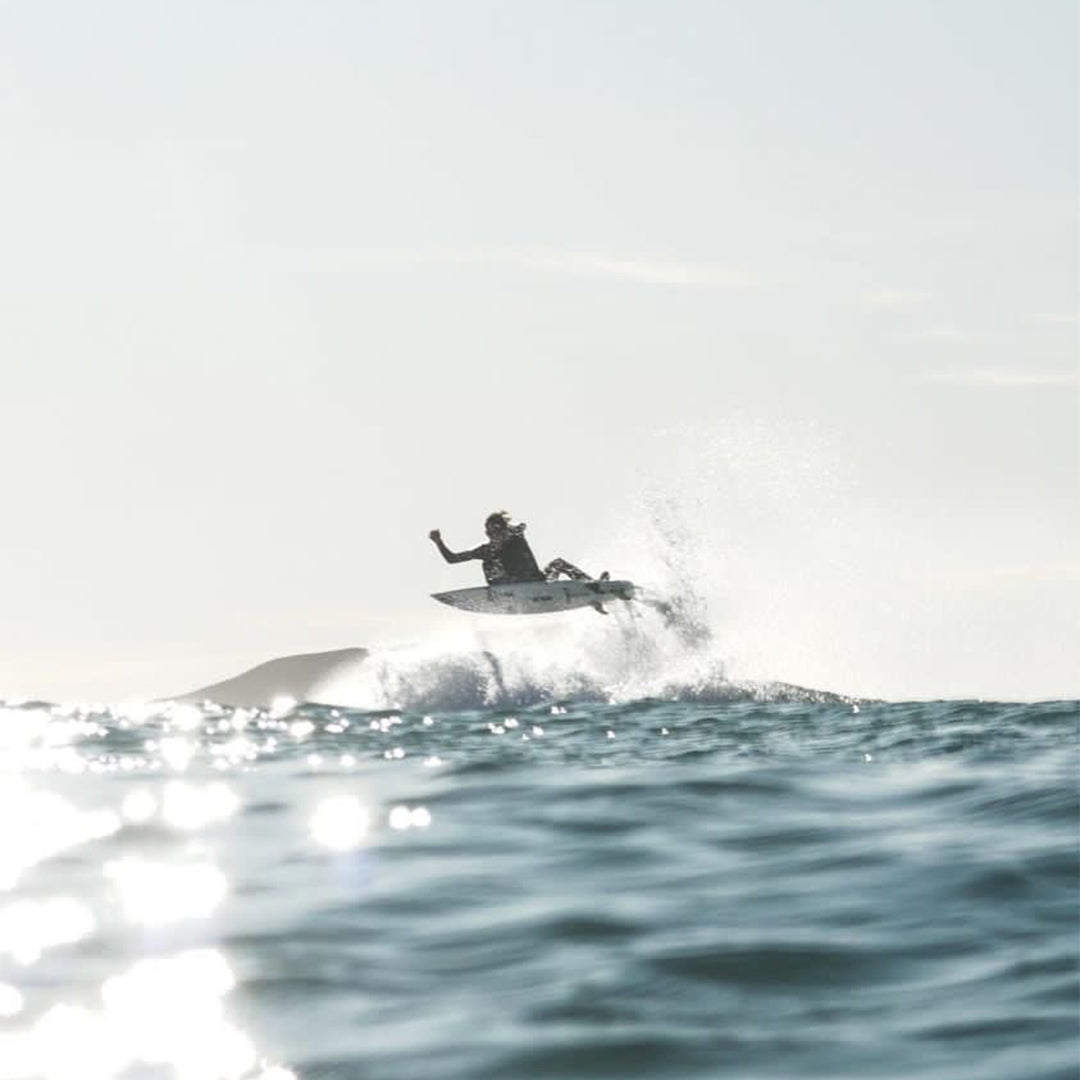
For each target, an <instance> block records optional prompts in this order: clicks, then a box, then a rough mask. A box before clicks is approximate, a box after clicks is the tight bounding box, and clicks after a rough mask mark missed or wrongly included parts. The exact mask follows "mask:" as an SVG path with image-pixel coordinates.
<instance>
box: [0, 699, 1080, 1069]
mask: <svg viewBox="0 0 1080 1080" xmlns="http://www.w3.org/2000/svg"><path fill="white" fill-rule="evenodd" d="M0 719H2V723H0V764H2V767H3V772H2V776H0V785H2V787H0V790H2V794H0V806H2V808H3V810H4V819H3V820H4V827H3V832H2V834H0V835H2V839H0V1078H3V1080H11V1078H16V1077H17V1078H23V1077H27V1078H29V1077H35V1078H36V1077H45V1078H48V1080H69V1078H70V1080H96V1078H101V1080H112V1078H121V1080H136V1078H138V1080H165V1078H169V1080H173V1078H176V1080H216V1078H230V1080H234V1078H237V1080H241V1078H242V1080H251V1078H256V1077H258V1078H262V1080H288V1078H291V1077H296V1078H302V1080H346V1078H347V1080H360V1078H363V1080H383V1078H385V1080H403V1078H419V1077H423V1078H428V1080H486V1078H491V1080H496V1078H497V1080H505V1078H516V1077H528V1078H568V1080H569V1078H575V1080H576V1078H587V1077H611V1078H630V1077H650V1078H658V1077H671V1078H679V1080H689V1078H698V1077H700V1078H702V1080H705V1078H710V1080H715V1078H722V1077H732V1078H739V1080H748V1078H784V1080H788V1078H794V1077H799V1078H803V1077H821V1078H839V1077H853V1078H855V1077H858V1078H862V1077H889V1078H899V1077H904V1078H909V1077H918V1078H923V1080H1018V1078H1025V1080H1035V1078H1045V1080H1049V1078H1061V1080H1064V1078H1066V1077H1069V1078H1072V1077H1075V1076H1076V1075H1077V1069H1078V1028H1077V1016H1078V1011H1077V1006H1078V1000H1080V998H1078V910H1080V907H1078V904H1080V885H1078V881H1080V865H1078V841H1077V823H1078V819H1080V813H1078V812H1080V798H1078V785H1077V764H1078V711H1077V704H1076V703H1075V702H1066V703H1047V704H1038V705H1007V704H992V703H974V702H935V703H926V704H888V705H863V706H858V705H853V704H851V703H842V702H836V703H824V704H822V703H818V704H814V703H790V704H782V703H778V702H769V701H761V702H729V703H714V704H711V705H710V704H706V703H701V702H697V703H680V704H672V703H661V702H655V701H643V702H637V703H629V704H622V705H602V704H587V705H582V704H577V705H575V704H572V703H564V704H562V705H556V706H552V705H551V704H550V703H548V704H542V705H535V706H533V707H529V708H524V709H519V710H517V711H513V712H510V711H507V710H505V709H500V710H474V711H466V712H435V713H431V714H429V715H426V716H425V715H423V714H422V713H420V712H416V713H401V714H394V713H389V712H385V711H384V712H375V713H372V712H361V711H350V710H345V709H330V708H327V707H311V706H302V707H299V708H295V709H293V710H292V711H288V712H285V711H283V712H282V713H281V714H280V715H270V714H267V713H265V712H255V711H237V710H232V709H220V708H217V707H211V706H203V707H194V706H158V707H145V708H144V709H142V710H141V711H129V712H128V713H127V714H123V713H120V712H112V711H109V710H99V711H78V710H71V709H69V710H59V709H56V708H50V707H45V706H33V705H25V706H20V707H13V708H9V709H8V710H6V711H5V712H4V714H3V716H2V718H0Z"/></svg>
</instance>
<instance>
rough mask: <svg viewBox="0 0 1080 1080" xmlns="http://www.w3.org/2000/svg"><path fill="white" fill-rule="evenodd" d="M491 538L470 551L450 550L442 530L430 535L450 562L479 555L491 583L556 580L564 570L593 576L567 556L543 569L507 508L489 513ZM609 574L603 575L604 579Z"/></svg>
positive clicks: (577, 577)
mask: <svg viewBox="0 0 1080 1080" xmlns="http://www.w3.org/2000/svg"><path fill="white" fill-rule="evenodd" d="M484 532H486V533H487V537H488V542H487V543H486V544H481V545H480V546H479V547H475V548H473V549H472V550H471V551H451V550H450V549H449V548H448V547H447V546H446V544H444V543H443V538H442V534H441V533H440V532H439V530H438V529H432V530H431V532H430V533H428V536H429V537H430V538H431V539H432V540H433V541H434V543H435V546H436V547H437V548H438V549H439V553H440V554H441V555H442V557H443V558H444V559H445V560H446V561H447V562H448V563H459V562H468V560H469V559H480V560H481V562H482V563H483V566H484V578H485V580H486V581H487V583H488V584H489V585H508V584H510V583H512V582H519V581H555V580H556V579H557V578H558V577H559V575H560V574H565V575H566V576H567V577H568V578H572V579H573V580H574V581H592V580H593V578H592V577H590V576H589V575H588V574H586V573H585V571H584V570H579V569H578V567H576V566H574V564H573V563H568V562H567V561H566V560H565V559H552V560H551V562H549V563H548V564H547V566H545V567H544V569H543V570H541V569H540V565H539V564H538V563H537V561H536V556H535V555H533V553H532V548H530V547H529V542H528V540H526V539H525V526H524V524H518V525H512V524H511V523H510V515H509V514H508V513H506V511H505V510H499V511H496V513H494V514H489V515H488V517H487V520H486V521H485V522H484ZM606 578H607V574H606V573H605V574H603V575H602V576H601V580H604V579H606Z"/></svg>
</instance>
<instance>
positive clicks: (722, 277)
mask: <svg viewBox="0 0 1080 1080" xmlns="http://www.w3.org/2000/svg"><path fill="white" fill-rule="evenodd" d="M491 261H493V262H507V263H510V264H513V265H516V266H520V267H522V268H524V269H529V270H546V271H549V272H551V273H556V274H583V275H588V276H593V277H612V278H623V279H625V280H628V281H639V282H642V283H644V284H648V285H668V286H676V287H679V286H682V287H690V288H704V289H746V288H754V287H756V286H759V285H760V284H761V283H762V282H761V277H760V275H758V274H756V273H754V272H753V271H747V270H742V269H738V268H735V267H731V266H725V265H722V264H718V263H705V262H680V261H672V260H668V259H657V258H652V257H635V258H625V257H619V256H612V255H602V254H597V253H595V252H584V251H564V252H528V253H520V254H512V255H504V256H499V255H498V254H495V255H492V256H491Z"/></svg>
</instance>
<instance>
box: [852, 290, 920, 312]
mask: <svg viewBox="0 0 1080 1080" xmlns="http://www.w3.org/2000/svg"><path fill="white" fill-rule="evenodd" d="M929 299H930V295H929V293H924V292H917V291H915V290H913V289H876V290H875V291H874V292H868V293H864V294H863V300H864V302H865V303H866V304H868V305H869V306H870V307H875V308H893V309H895V308H911V307H917V306H918V305H919V304H923V303H925V302H926V301H927V300H929Z"/></svg>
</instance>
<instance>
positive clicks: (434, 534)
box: [428, 529, 442, 544]
mask: <svg viewBox="0 0 1080 1080" xmlns="http://www.w3.org/2000/svg"><path fill="white" fill-rule="evenodd" d="M428 539H429V540H434V541H435V543H436V544H437V543H438V542H439V541H440V540H441V539H442V533H441V532H439V530H438V529H432V530H431V532H429V533H428Z"/></svg>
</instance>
